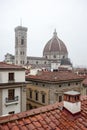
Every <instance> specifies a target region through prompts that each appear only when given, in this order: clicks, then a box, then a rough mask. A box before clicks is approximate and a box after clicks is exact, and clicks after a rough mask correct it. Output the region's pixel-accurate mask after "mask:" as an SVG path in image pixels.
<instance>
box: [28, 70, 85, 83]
mask: <svg viewBox="0 0 87 130" xmlns="http://www.w3.org/2000/svg"><path fill="white" fill-rule="evenodd" d="M84 78H85V77H84V76H79V75H77V74H75V73H73V72H69V71H58V72H40V74H38V75H29V76H26V80H34V81H39V80H40V81H45V82H46V81H47V82H63V81H67V80H83V79H84Z"/></svg>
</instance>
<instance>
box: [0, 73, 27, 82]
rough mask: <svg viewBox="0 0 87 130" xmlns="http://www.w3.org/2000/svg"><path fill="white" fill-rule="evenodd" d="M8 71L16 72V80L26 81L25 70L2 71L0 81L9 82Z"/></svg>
mask: <svg viewBox="0 0 87 130" xmlns="http://www.w3.org/2000/svg"><path fill="white" fill-rule="evenodd" d="M8 73H14V79H15V82H25V71H1V72H0V83H8Z"/></svg>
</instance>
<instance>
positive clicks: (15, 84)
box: [0, 62, 26, 115]
mask: <svg viewBox="0 0 87 130" xmlns="http://www.w3.org/2000/svg"><path fill="white" fill-rule="evenodd" d="M25 90H26V84H25V69H24V68H22V67H19V66H15V65H10V64H6V63H3V62H0V115H6V114H13V113H19V112H22V111H25V110H26V91H25Z"/></svg>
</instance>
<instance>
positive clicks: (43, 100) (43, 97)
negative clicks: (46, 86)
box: [42, 94, 45, 103]
mask: <svg viewBox="0 0 87 130" xmlns="http://www.w3.org/2000/svg"><path fill="white" fill-rule="evenodd" d="M42 103H45V94H42Z"/></svg>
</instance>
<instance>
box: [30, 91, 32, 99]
mask: <svg viewBox="0 0 87 130" xmlns="http://www.w3.org/2000/svg"><path fill="white" fill-rule="evenodd" d="M30 98H32V90H30Z"/></svg>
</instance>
